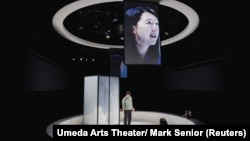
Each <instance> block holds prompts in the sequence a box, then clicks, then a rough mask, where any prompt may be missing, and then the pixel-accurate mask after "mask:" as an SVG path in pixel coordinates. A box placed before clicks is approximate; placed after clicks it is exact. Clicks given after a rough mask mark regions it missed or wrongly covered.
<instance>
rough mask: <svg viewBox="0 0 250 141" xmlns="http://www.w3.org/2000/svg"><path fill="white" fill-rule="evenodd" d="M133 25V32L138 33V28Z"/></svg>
mask: <svg viewBox="0 0 250 141" xmlns="http://www.w3.org/2000/svg"><path fill="white" fill-rule="evenodd" d="M132 27H133V33H134V34H136V31H137V30H136V26H135V25H133V26H132Z"/></svg>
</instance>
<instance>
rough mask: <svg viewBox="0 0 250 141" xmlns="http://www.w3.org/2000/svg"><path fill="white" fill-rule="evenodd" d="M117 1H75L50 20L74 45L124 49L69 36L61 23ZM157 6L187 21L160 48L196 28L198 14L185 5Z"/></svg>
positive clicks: (167, 0) (171, 1)
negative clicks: (69, 16) (175, 11)
mask: <svg viewBox="0 0 250 141" xmlns="http://www.w3.org/2000/svg"><path fill="white" fill-rule="evenodd" d="M119 1H123V0H79V1H75V2H73V3H70V4H68V5H66V6H64V7H63V8H61V9H60V10H59V11H57V12H56V14H55V15H54V17H53V19H52V24H53V27H54V28H55V30H56V31H57V32H58V33H59V34H60V35H62V36H63V37H65V38H66V39H68V40H70V41H73V42H75V43H78V44H81V45H85V46H89V47H95V48H102V49H110V48H124V46H119V45H107V44H100V43H95V42H90V41H88V40H84V39H82V38H79V37H77V36H75V35H73V34H71V33H70V32H69V31H68V30H67V29H66V28H65V27H64V25H63V21H64V19H65V18H66V17H67V16H68V15H70V14H71V13H73V12H75V11H77V10H79V9H81V8H83V7H87V6H91V5H96V4H101V3H107V2H119ZM159 4H160V5H162V6H166V7H170V8H173V9H175V10H177V11H179V12H181V13H182V14H184V15H185V16H186V17H187V19H188V25H187V26H186V28H185V29H184V30H183V31H182V32H180V33H178V34H177V35H175V36H173V37H171V38H168V39H166V40H162V41H161V45H162V46H165V45H168V44H171V43H174V42H177V41H179V40H181V39H183V38H185V37H187V36H188V35H190V34H191V33H193V32H194V31H195V29H196V28H197V27H198V25H199V16H198V14H197V13H196V12H195V11H194V10H193V9H192V8H191V7H189V6H187V5H186V4H184V3H181V2H179V1H176V0H160V2H159Z"/></svg>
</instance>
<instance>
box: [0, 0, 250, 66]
mask: <svg viewBox="0 0 250 141" xmlns="http://www.w3.org/2000/svg"><path fill="white" fill-rule="evenodd" d="M73 1H74V0H53V1H52V0H33V1H30V2H28V1H17V2H16V3H15V4H14V5H13V3H11V2H7V3H5V5H4V6H2V8H1V9H2V10H1V17H2V20H1V21H2V25H3V26H2V29H3V32H2V33H1V34H2V35H1V37H2V39H1V42H2V41H3V42H2V43H1V44H2V45H3V46H4V47H5V49H6V50H4V51H9V52H8V53H11V54H13V55H18V54H19V51H20V49H24V50H28V51H29V52H31V53H32V54H34V55H37V56H39V57H41V58H43V59H44V60H46V61H48V62H50V63H52V64H54V65H56V66H58V67H60V68H62V69H71V68H73V67H72V66H74V62H73V61H72V59H73V58H75V59H81V58H83V59H86V58H89V59H91V58H95V59H96V62H97V63H98V64H99V65H102V61H103V59H104V58H106V57H107V55H109V53H110V50H105V49H97V48H90V47H86V46H82V45H79V44H76V43H73V42H71V41H69V40H67V39H65V38H64V37H62V36H61V35H59V34H58V33H57V32H56V31H55V29H54V28H53V26H52V18H53V16H54V14H55V13H56V12H57V11H58V10H59V9H60V8H62V7H63V6H65V5H67V4H69V3H71V2H73ZM180 1H181V2H183V3H185V4H186V5H188V6H190V7H192V8H193V9H194V10H195V11H196V12H197V13H198V15H199V17H200V24H199V26H198V28H197V29H196V30H195V31H194V32H193V33H192V34H191V35H190V36H188V37H186V38H184V39H182V40H180V41H178V42H176V43H173V44H170V45H167V46H162V63H163V64H162V68H163V69H166V70H167V69H176V68H183V67H186V66H192V65H193V64H201V63H204V62H209V61H211V60H213V61H214V60H218V59H221V58H225V57H232V56H239V57H242V56H245V54H246V46H247V45H248V44H249V43H248V42H247V41H248V36H246V35H248V33H249V25H250V24H249V22H248V17H249V16H248V14H247V13H250V12H248V8H244V6H245V5H244V4H242V3H234V2H233V1H232V2H230V1H224V0H223V1H224V2H222V1H220V2H216V4H215V3H214V2H213V1H208V0H180ZM116 4H117V7H116V6H115V5H113V4H103V5H102V4H100V5H95V6H91V7H88V8H86V9H81V10H82V11H76V12H75V13H72V17H71V19H68V20H67V21H72V20H73V21H75V22H67V21H65V25H66V27H67V28H69V30H70V31H72V32H74V33H75V34H76V35H78V36H83V37H84V38H87V39H88V40H91V41H96V42H102V43H107V44H109V43H111V42H112V43H113V44H122V43H123V42H122V41H121V40H120V38H114V40H107V39H105V38H104V37H105V36H103V35H102V34H103V33H104V32H105V31H93V28H89V29H88V30H86V31H84V32H82V29H81V25H80V26H79V25H78V23H79V22H80V21H81V20H82V19H81V18H78V16H79V15H81V14H83V13H84V12H85V13H86V12H89V14H90V15H92V14H93V15H96V14H97V12H96V10H100V11H105V10H108V11H109V12H111V13H110V14H111V15H115V13H117V10H118V9H119V7H120V6H121V3H116ZM236 7H242V8H236ZM94 9H95V10H94ZM236 9H237V10H236ZM164 10H166V9H165V8H163V7H160V11H164ZM82 12H83V13H82ZM113 12H114V13H113ZM171 12H172V13H173V14H174V15H175V16H174V17H171V15H166V14H161V13H160V26H161V27H160V29H161V31H162V32H161V38H162V39H164V38H168V37H170V36H172V35H174V34H176V33H178V32H179V30H182V28H183V26H185V24H186V23H185V18H183V17H182V16H183V15H181V14H178V13H176V12H175V11H170V12H167V13H170V14H172V13H171ZM118 13H119V12H118ZM164 13H165V12H164ZM98 14H100V13H98ZM98 14H97V15H98ZM101 14H102V13H101ZM90 15H89V16H90ZM98 16H101V15H98ZM118 16H122V15H119V14H118ZM162 17H164V18H162ZM165 17H168V18H166V19H169V18H170V19H172V21H173V22H169V21H164V19H165ZM105 18H110V19H111V20H112V18H113V17H112V18H111V17H109V16H106V17H105ZM118 18H119V19H122V18H121V17H118ZM88 19H89V18H88ZM176 21H177V22H176ZM183 21H184V22H183ZM89 22H95V21H88V23H86V24H89ZM120 22H121V23H122V21H120ZM166 25H167V26H166ZM103 26H106V25H103ZM176 27H177V28H176ZM113 28H117V27H116V26H115V27H113ZM165 31H167V32H169V34H167V36H166V34H164V32H165ZM94 32H95V33H94ZM90 33H91V34H90ZM97 34H100V35H99V36H98V38H96V37H97V36H95V35H97ZM114 34H116V33H115V32H114ZM117 34H118V33H117ZM87 35H89V36H87ZM100 36H103V37H100ZM115 36H117V35H115ZM101 38H103V39H101ZM2 45H1V46H2ZM248 47H249V45H248ZM112 51H113V52H119V53H123V51H122V50H119V49H117V50H112ZM3 56H5V57H7V55H6V54H5V53H3ZM76 68H77V67H76Z"/></svg>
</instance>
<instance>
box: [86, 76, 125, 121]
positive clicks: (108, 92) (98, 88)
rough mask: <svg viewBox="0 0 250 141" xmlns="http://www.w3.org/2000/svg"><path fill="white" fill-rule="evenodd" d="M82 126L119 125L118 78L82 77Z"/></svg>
mask: <svg viewBox="0 0 250 141" xmlns="http://www.w3.org/2000/svg"><path fill="white" fill-rule="evenodd" d="M83 97H84V101H83V107H84V108H83V115H84V116H83V122H84V123H83V124H86V125H87V124H90V125H109V124H119V121H120V120H119V119H120V117H119V77H110V76H85V77H84V96H83Z"/></svg>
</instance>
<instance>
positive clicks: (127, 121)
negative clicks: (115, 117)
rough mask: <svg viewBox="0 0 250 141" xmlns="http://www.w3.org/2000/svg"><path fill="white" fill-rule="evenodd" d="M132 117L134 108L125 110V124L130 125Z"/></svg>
mask: <svg viewBox="0 0 250 141" xmlns="http://www.w3.org/2000/svg"><path fill="white" fill-rule="evenodd" d="M131 118H132V110H124V125H130V124H131Z"/></svg>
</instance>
